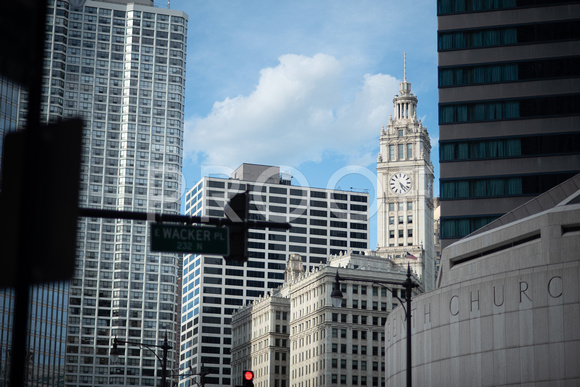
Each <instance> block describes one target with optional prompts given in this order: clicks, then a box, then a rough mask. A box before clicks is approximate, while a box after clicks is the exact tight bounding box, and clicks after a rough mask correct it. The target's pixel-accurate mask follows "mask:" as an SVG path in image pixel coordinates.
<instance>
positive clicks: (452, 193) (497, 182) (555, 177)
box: [441, 170, 580, 200]
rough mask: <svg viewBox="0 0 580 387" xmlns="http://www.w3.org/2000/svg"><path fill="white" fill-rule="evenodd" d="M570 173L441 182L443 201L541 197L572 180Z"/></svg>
mask: <svg viewBox="0 0 580 387" xmlns="http://www.w3.org/2000/svg"><path fill="white" fill-rule="evenodd" d="M578 172H580V170H578V171H575V172H569V173H554V174H543V175H526V176H513V177H496V178H480V179H462V180H443V179H442V180H441V199H442V200H445V199H477V198H489V197H506V196H522V195H539V194H540V193H542V192H546V191H547V190H549V189H551V188H553V187H555V186H556V185H558V184H560V183H562V182H563V181H565V180H567V179H569V178H571V177H572V176H574V175H575V174H576V173H578Z"/></svg>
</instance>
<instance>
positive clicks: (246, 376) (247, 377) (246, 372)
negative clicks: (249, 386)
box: [244, 371, 254, 380]
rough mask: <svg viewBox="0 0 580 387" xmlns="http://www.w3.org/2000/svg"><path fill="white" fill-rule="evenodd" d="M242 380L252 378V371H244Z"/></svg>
mask: <svg viewBox="0 0 580 387" xmlns="http://www.w3.org/2000/svg"><path fill="white" fill-rule="evenodd" d="M244 380H254V373H253V372H252V371H244Z"/></svg>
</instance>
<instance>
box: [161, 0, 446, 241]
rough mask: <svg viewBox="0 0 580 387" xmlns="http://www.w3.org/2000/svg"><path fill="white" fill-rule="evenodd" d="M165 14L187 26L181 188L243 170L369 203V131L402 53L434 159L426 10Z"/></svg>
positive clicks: (176, 3) (222, 0)
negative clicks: (288, 177)
mask: <svg viewBox="0 0 580 387" xmlns="http://www.w3.org/2000/svg"><path fill="white" fill-rule="evenodd" d="M156 5H158V6H161V5H163V6H166V3H164V4H161V1H156ZM171 8H172V9H176V10H183V11H185V12H186V13H187V14H188V15H189V27H188V28H189V29H188V53H187V78H186V79H187V80H186V101H185V141H184V161H183V165H184V169H183V173H184V185H185V189H187V188H190V187H192V186H193V185H194V184H195V183H196V182H197V181H198V180H199V179H200V178H201V177H203V176H206V175H213V176H216V175H220V174H225V175H229V171H231V170H233V169H235V168H237V167H238V166H239V165H240V164H242V163H244V162H247V163H256V164H267V165H278V166H280V167H281V169H282V170H283V171H287V172H290V173H292V175H293V176H294V184H297V185H308V186H312V187H322V188H340V189H343V190H354V191H363V190H368V192H369V193H370V194H371V198H372V200H374V199H375V195H374V194H375V184H376V170H375V168H376V157H377V154H378V150H379V142H378V139H379V132H380V129H381V127H382V126H385V125H386V123H387V120H388V117H389V114H391V113H392V109H393V103H392V100H393V96H394V95H395V94H396V93H397V91H398V84H399V82H400V81H401V80H402V78H403V52H404V51H406V52H407V79H408V81H410V82H411V83H412V91H413V93H415V94H416V95H417V97H418V98H419V105H418V117H419V118H420V119H421V120H422V121H423V124H424V125H425V126H427V128H428V129H429V133H430V135H431V145H432V147H433V148H432V160H433V161H434V162H436V161H437V160H438V147H437V142H438V128H437V81H436V77H437V50H436V9H435V2H434V1H431V0H414V1H412V2H406V1H392V0H380V1H379V0H376V1H375V0H371V1H364V0H362V1H344V0H334V1H324V0H321V1H319V0H309V1H302V0H291V1H288V0H287V1H268V0H259V1H258V0H244V1H242V0H237V1H234V0H206V1H199V0H197V1H192V0H172V1H171ZM438 170H439V168H438V165H436V178H438ZM436 186H438V185H436ZM437 188H438V187H437ZM435 194H436V195H437V194H438V192H437V191H436V192H435ZM371 215H373V217H372V219H371V223H372V224H374V223H376V216H375V214H374V213H371ZM372 229H373V230H374V227H372ZM374 233H376V232H371V235H372V237H371V248H374V247H375V246H376V236H375V235H374Z"/></svg>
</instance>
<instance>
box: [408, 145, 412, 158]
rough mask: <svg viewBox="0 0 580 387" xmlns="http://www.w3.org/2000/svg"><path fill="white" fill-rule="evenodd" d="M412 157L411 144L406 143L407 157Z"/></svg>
mask: <svg viewBox="0 0 580 387" xmlns="http://www.w3.org/2000/svg"><path fill="white" fill-rule="evenodd" d="M412 158H413V144H407V159H408V160H409V159H412Z"/></svg>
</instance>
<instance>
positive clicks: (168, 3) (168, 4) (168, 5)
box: [167, 0, 171, 9]
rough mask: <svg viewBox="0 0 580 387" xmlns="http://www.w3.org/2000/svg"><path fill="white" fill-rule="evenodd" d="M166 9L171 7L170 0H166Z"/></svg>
mask: <svg viewBox="0 0 580 387" xmlns="http://www.w3.org/2000/svg"><path fill="white" fill-rule="evenodd" d="M167 9H171V0H167Z"/></svg>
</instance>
